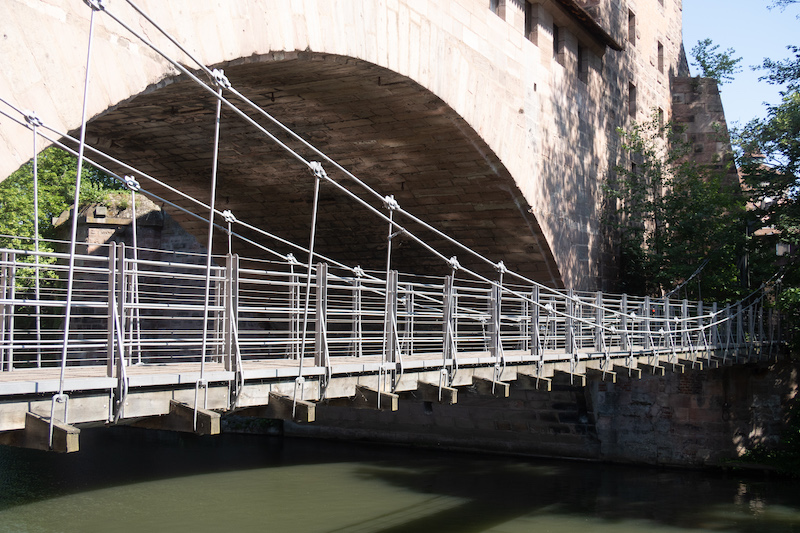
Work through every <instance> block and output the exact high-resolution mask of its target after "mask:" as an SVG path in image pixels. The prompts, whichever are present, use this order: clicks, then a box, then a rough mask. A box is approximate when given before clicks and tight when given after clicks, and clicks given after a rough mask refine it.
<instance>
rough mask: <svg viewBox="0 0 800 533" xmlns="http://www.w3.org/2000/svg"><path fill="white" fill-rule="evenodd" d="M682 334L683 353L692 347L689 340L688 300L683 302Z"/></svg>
mask: <svg viewBox="0 0 800 533" xmlns="http://www.w3.org/2000/svg"><path fill="white" fill-rule="evenodd" d="M679 324H680V326H678V327H680V332H681V351H684V350H686V348H688V347H689V346H691V343H690V339H689V324H690V322H689V300H687V299H686V298H684V299H683V302H681V321H680V322H679Z"/></svg>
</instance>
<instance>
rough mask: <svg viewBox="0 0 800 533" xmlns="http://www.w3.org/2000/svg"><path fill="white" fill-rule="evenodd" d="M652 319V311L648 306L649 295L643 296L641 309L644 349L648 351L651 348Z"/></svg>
mask: <svg viewBox="0 0 800 533" xmlns="http://www.w3.org/2000/svg"><path fill="white" fill-rule="evenodd" d="M652 320H653V313H652V312H651V307H650V297H649V296H645V297H644V309H642V321H643V323H644V349H645V350H646V351H650V350H652V349H653V330H652V329H651V324H650V323H651V322H652Z"/></svg>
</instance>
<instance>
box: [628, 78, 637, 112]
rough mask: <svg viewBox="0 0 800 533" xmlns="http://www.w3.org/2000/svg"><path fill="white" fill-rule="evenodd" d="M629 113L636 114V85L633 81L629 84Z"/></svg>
mask: <svg viewBox="0 0 800 533" xmlns="http://www.w3.org/2000/svg"><path fill="white" fill-rule="evenodd" d="M628 114H629V115H630V116H632V117H635V116H636V85H634V84H632V83H629V84H628Z"/></svg>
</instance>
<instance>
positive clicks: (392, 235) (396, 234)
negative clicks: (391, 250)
mask: <svg viewBox="0 0 800 533" xmlns="http://www.w3.org/2000/svg"><path fill="white" fill-rule="evenodd" d="M405 232H406V229H405V228H400V229H399V230H397V231H395V232H394V233H392V234H391V235H389V240H390V241H391V240H392V239H394V238H395V237H399V236H400V235H402V234H403V233H405Z"/></svg>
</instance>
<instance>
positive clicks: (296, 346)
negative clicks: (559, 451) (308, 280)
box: [289, 257, 311, 359]
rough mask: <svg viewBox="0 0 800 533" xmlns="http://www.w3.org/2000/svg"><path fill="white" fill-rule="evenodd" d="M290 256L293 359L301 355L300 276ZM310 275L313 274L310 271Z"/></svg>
mask: <svg viewBox="0 0 800 533" xmlns="http://www.w3.org/2000/svg"><path fill="white" fill-rule="evenodd" d="M292 259H294V257H290V264H291V265H292V266H291V273H290V274H289V354H290V355H291V358H292V359H298V358H299V357H300V328H301V324H302V322H301V317H300V315H301V313H300V276H298V275H297V273H296V272H295V271H294V262H291V260H292ZM309 275H311V274H310V273H309Z"/></svg>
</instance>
